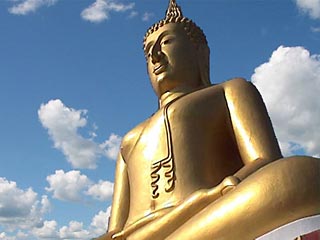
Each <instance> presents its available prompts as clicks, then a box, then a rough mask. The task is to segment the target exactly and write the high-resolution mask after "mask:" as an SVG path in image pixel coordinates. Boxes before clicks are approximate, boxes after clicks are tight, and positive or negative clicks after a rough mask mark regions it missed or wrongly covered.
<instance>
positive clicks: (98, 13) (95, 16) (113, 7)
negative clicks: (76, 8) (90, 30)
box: [81, 0, 134, 23]
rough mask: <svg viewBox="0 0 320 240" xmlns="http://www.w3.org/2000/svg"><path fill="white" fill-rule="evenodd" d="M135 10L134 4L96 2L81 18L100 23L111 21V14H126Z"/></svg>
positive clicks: (110, 1) (100, 0) (111, 0)
mask: <svg viewBox="0 0 320 240" xmlns="http://www.w3.org/2000/svg"><path fill="white" fill-rule="evenodd" d="M133 8H134V3H129V4H123V3H119V2H118V1H115V0H96V1H95V2H94V3H92V4H91V5H90V6H89V7H88V8H86V9H84V10H83V11H82V12H81V17H82V18H83V19H85V20H87V21H89V22H94V23H99V22H102V21H104V20H107V19H109V16H110V12H125V11H128V10H131V9H133Z"/></svg>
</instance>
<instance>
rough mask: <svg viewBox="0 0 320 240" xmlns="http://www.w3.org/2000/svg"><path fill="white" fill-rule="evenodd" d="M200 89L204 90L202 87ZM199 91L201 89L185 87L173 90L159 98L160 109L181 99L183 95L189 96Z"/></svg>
mask: <svg viewBox="0 0 320 240" xmlns="http://www.w3.org/2000/svg"><path fill="white" fill-rule="evenodd" d="M200 88H202V87H200ZM198 89H199V87H198V88H191V87H184V88H176V89H172V90H170V91H168V92H165V93H164V94H162V95H161V97H160V98H159V108H162V107H164V106H165V105H167V104H168V103H170V102H171V101H173V100H175V99H176V98H179V97H181V96H183V95H186V94H189V93H191V92H194V91H196V90H198Z"/></svg>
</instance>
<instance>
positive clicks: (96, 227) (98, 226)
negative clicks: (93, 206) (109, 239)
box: [90, 207, 111, 236]
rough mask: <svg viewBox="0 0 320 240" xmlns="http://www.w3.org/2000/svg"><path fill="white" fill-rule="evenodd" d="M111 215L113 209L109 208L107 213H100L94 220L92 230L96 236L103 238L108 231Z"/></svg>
mask: <svg viewBox="0 0 320 240" xmlns="http://www.w3.org/2000/svg"><path fill="white" fill-rule="evenodd" d="M110 213H111V207H108V208H107V210H106V211H105V212H104V211H100V212H99V213H98V214H97V215H95V216H94V217H93V218H92V222H91V226H90V229H91V231H92V233H94V235H95V236H101V235H102V234H104V233H105V232H106V231H107V227H108V222H109V217H110Z"/></svg>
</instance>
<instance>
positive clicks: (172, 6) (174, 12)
mask: <svg viewBox="0 0 320 240" xmlns="http://www.w3.org/2000/svg"><path fill="white" fill-rule="evenodd" d="M179 17H180V18H183V15H182V11H181V8H180V7H179V6H178V4H177V2H176V1H175V0H170V2H169V6H168V9H167V12H166V19H173V18H179Z"/></svg>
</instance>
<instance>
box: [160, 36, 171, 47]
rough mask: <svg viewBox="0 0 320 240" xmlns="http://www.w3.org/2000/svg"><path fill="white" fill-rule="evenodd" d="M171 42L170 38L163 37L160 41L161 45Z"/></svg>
mask: <svg viewBox="0 0 320 240" xmlns="http://www.w3.org/2000/svg"><path fill="white" fill-rule="evenodd" d="M171 42H172V39H171V38H168V39H164V40H163V41H162V42H161V46H164V45H168V44H169V43H171Z"/></svg>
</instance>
